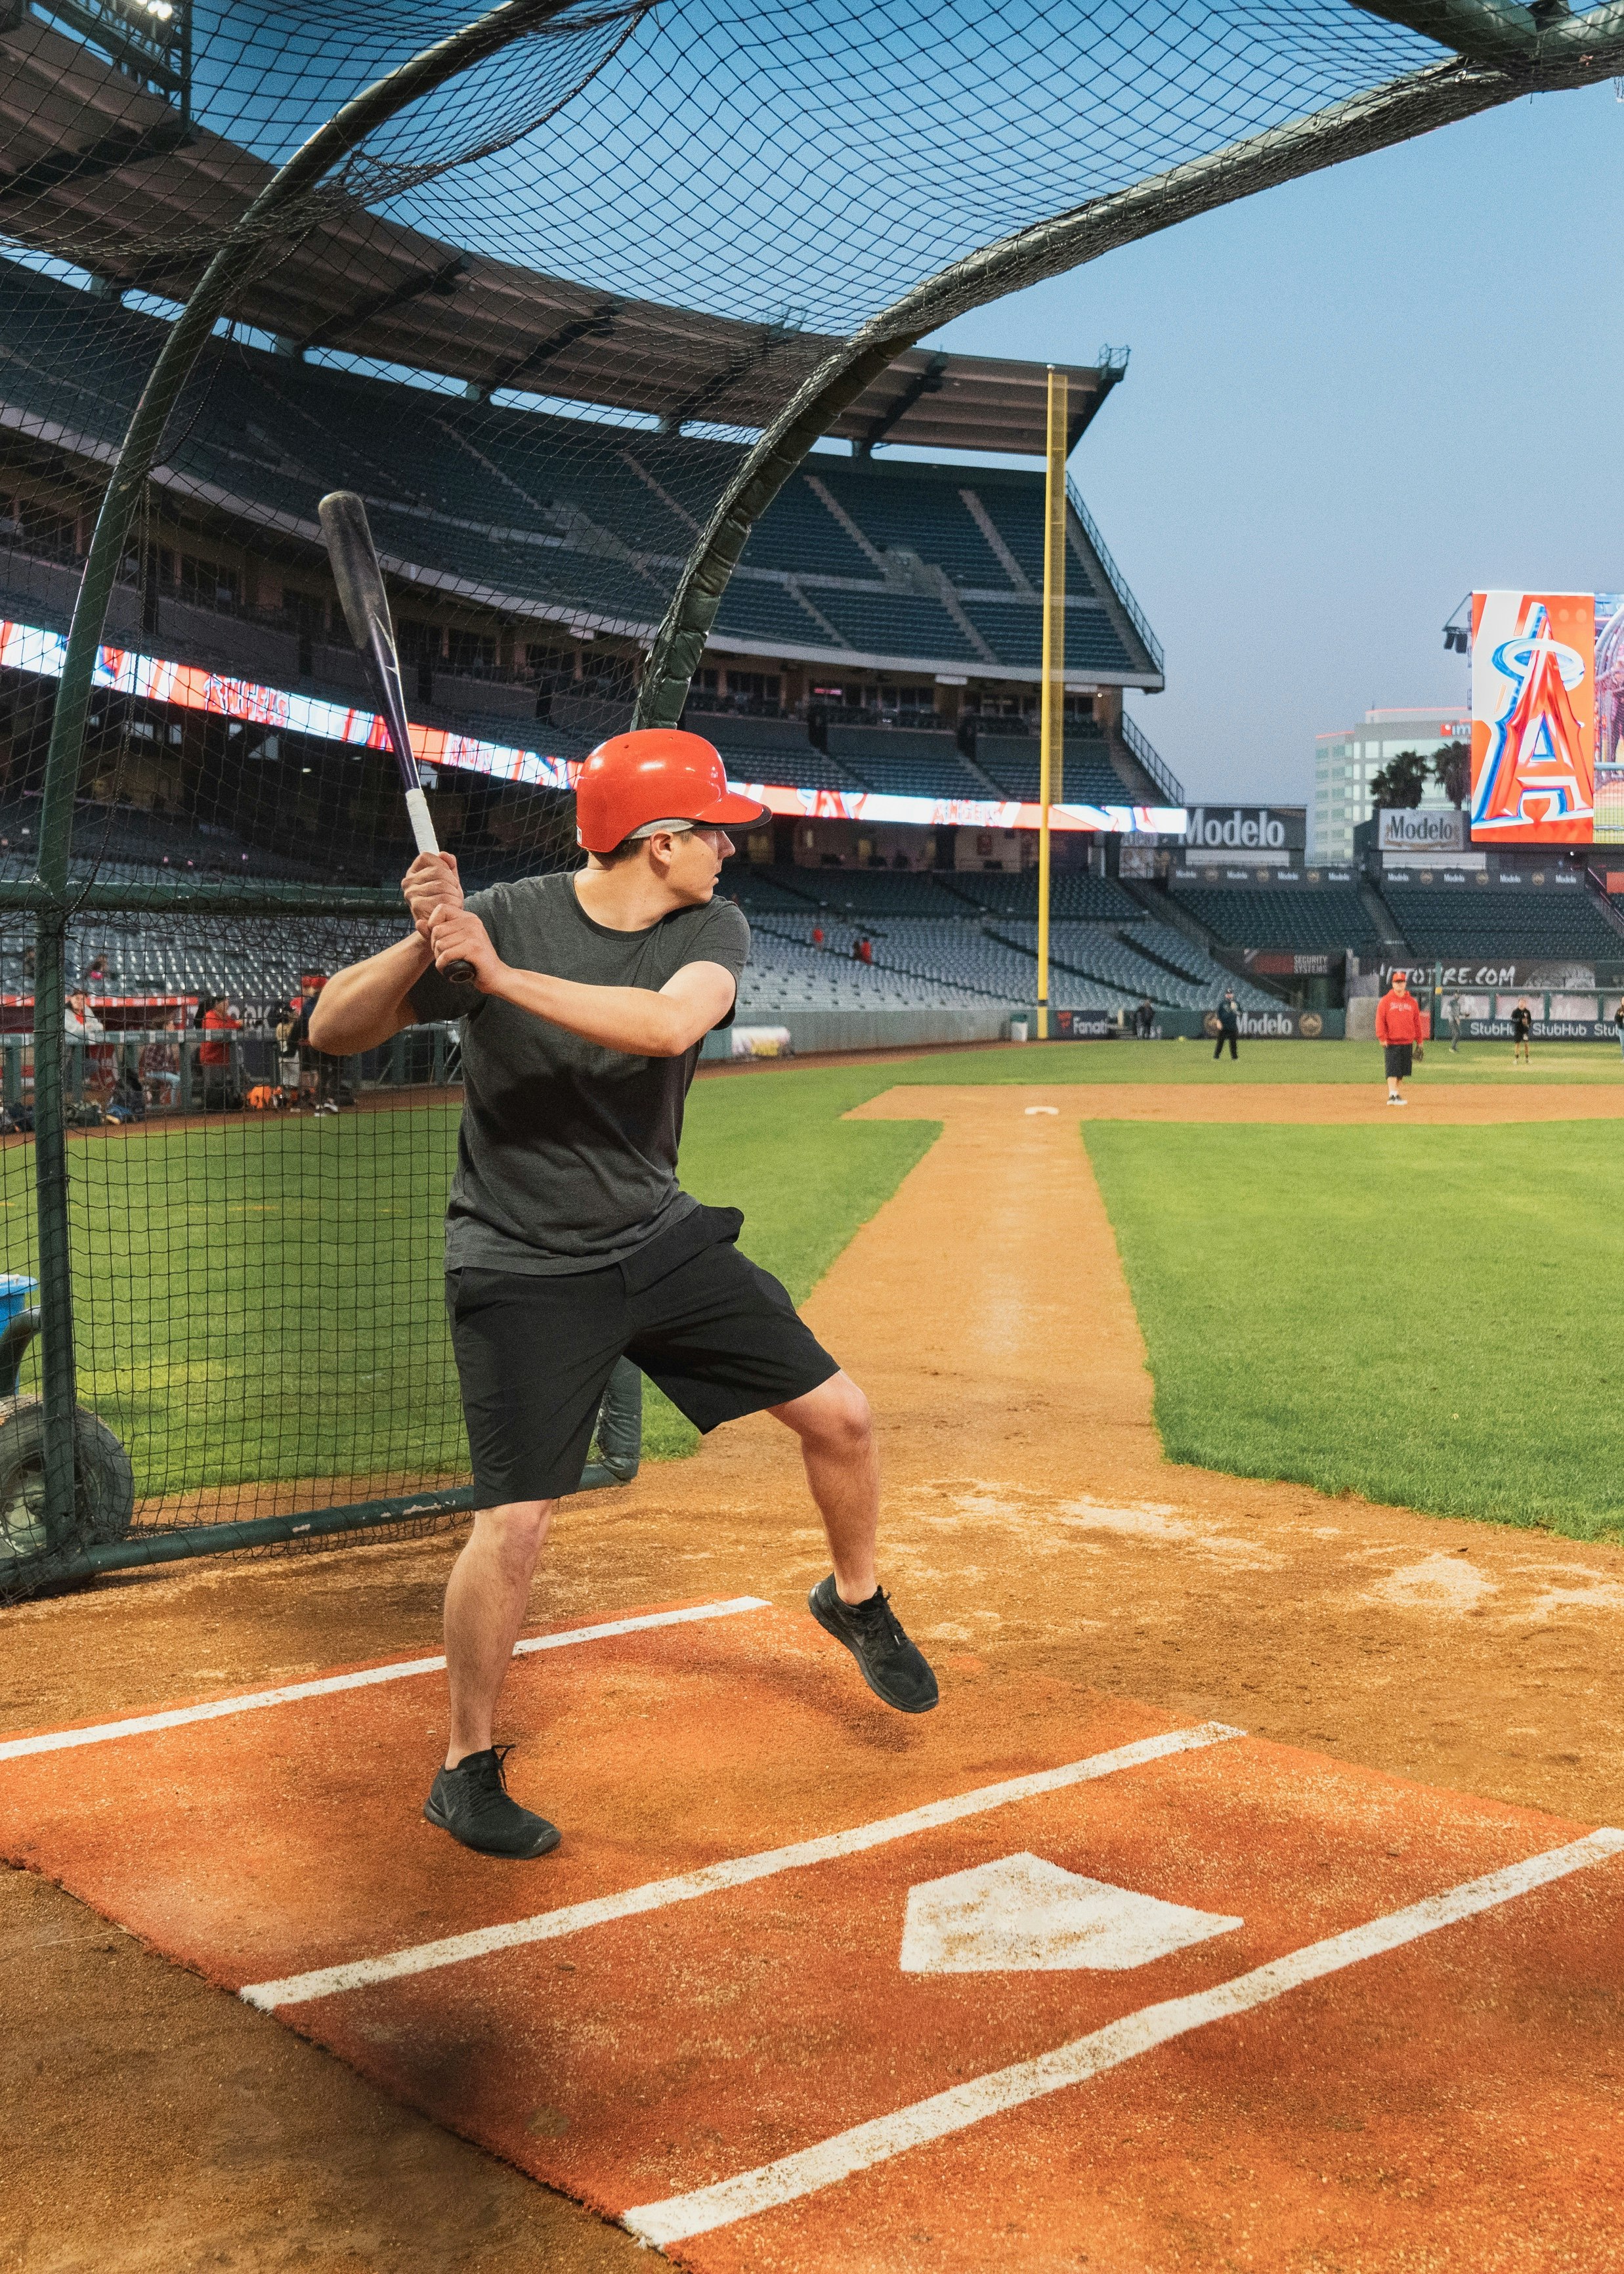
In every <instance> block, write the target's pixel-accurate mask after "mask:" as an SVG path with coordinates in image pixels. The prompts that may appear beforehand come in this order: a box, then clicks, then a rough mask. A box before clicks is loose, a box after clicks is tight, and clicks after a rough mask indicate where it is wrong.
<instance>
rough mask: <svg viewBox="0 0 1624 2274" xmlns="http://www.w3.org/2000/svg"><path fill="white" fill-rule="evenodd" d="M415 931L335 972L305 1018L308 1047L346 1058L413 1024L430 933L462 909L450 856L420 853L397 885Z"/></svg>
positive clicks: (428, 962)
mask: <svg viewBox="0 0 1624 2274" xmlns="http://www.w3.org/2000/svg"><path fill="white" fill-rule="evenodd" d="M401 890H402V893H403V894H404V896H405V900H406V906H407V907H408V908H409V909H410V913H411V917H412V921H413V922H414V923H415V924H416V926H417V930H415V931H414V932H412V934H411V935H410V937H409V938H406V939H402V940H397V941H396V942H395V945H394V946H393V947H386V948H385V949H384V951H383V953H382V954H381V955H369V956H368V957H367V959H366V961H365V963H352V964H351V965H350V968H349V969H348V970H347V971H340V972H336V973H335V975H334V976H333V977H332V978H331V979H329V980H328V982H327V985H326V986H325V987H324V988H323V989H322V990H321V992H320V995H319V996H318V997H317V998H316V1000H315V1004H314V1005H313V1006H312V1009H311V1011H310V1013H309V1014H308V1016H307V1017H306V1018H305V1020H304V1026H305V1033H306V1035H308V1037H309V1039H310V1042H311V1043H312V1047H313V1048H315V1049H316V1050H326V1051H327V1054H328V1055H329V1057H332V1058H351V1057H353V1056H354V1055H355V1054H356V1053H357V1051H360V1050H376V1049H377V1048H378V1046H379V1044H380V1043H387V1041H388V1040H389V1038H390V1037H391V1035H398V1034H399V1033H400V1031H401V1029H402V1027H410V1026H413V1025H415V1024H416V1022H417V1013H416V1012H415V1011H414V1010H413V1008H412V1005H411V999H410V998H411V990H412V989H413V988H414V987H415V986H416V985H417V982H418V980H419V979H421V978H422V977H423V975H424V974H425V972H426V971H428V970H430V969H431V968H432V965H433V961H434V952H433V950H432V947H431V946H430V945H429V930H430V927H431V925H432V922H433V920H434V918H435V917H436V916H437V915H440V913H441V912H442V911H443V910H446V909H449V908H460V907H462V880H461V878H460V877H458V875H457V864H456V859H455V855H452V854H449V853H419V854H418V855H417V859H416V860H415V861H414V862H412V864H411V866H410V869H408V870H407V871H406V874H405V876H404V877H403V878H402V882H401Z"/></svg>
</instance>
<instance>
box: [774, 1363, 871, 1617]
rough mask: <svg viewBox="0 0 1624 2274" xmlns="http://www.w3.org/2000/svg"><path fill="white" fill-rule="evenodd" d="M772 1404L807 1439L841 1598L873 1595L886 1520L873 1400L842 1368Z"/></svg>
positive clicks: (811, 1481)
mask: <svg viewBox="0 0 1624 2274" xmlns="http://www.w3.org/2000/svg"><path fill="white" fill-rule="evenodd" d="M770 1410H771V1413H772V1417H773V1419H774V1420H775V1421H782V1422H783V1424H784V1426H785V1427H786V1429H793V1431H794V1432H795V1434H796V1435H797V1436H798V1437H799V1438H800V1440H801V1460H802V1461H803V1462H804V1463H805V1465H806V1472H807V1483H808V1487H809V1488H810V1490H811V1494H812V1497H813V1499H814V1500H815V1501H816V1502H817V1512H818V1514H819V1515H820V1516H821V1517H823V1529H824V1531H825V1532H827V1533H828V1534H829V1553H830V1558H831V1562H833V1564H834V1567H835V1585H836V1587H837V1589H838V1592H839V1596H840V1600H841V1601H842V1602H843V1603H866V1602H867V1601H868V1598H869V1596H870V1595H872V1594H873V1593H874V1591H875V1589H876V1587H877V1586H878V1585H879V1578H878V1576H877V1574H876V1570H875V1565H874V1543H875V1537H876V1533H877V1532H878V1530H879V1523H880V1457H879V1452H878V1449H877V1448H876V1445H875V1442H874V1423H873V1421H872V1419H871V1418H870V1416H869V1412H868V1399H867V1398H866V1397H864V1396H863V1394H862V1392H861V1389H859V1388H858V1387H857V1384H856V1383H855V1382H852V1381H850V1380H848V1378H847V1377H846V1375H845V1374H831V1376H830V1377H829V1380H828V1381H827V1382H820V1383H819V1384H818V1386H817V1388H816V1389H809V1390H808V1392H807V1394H806V1396H805V1397H793V1398H792V1399H791V1400H790V1402H789V1404H787V1405H774V1406H773V1407H771V1409H770Z"/></svg>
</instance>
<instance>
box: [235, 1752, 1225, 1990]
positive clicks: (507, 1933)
mask: <svg viewBox="0 0 1624 2274" xmlns="http://www.w3.org/2000/svg"><path fill="white" fill-rule="evenodd" d="M1245 1734H1246V1733H1245V1731H1244V1729H1231V1728H1229V1727H1228V1726H1227V1725H1226V1724H1225V1723H1224V1722H1222V1721H1203V1722H1202V1723H1201V1724H1200V1726H1199V1728H1191V1729H1169V1730H1168V1731H1166V1732H1165V1733H1164V1734H1163V1735H1162V1736H1159V1737H1141V1738H1140V1739H1139V1742H1138V1743H1135V1744H1132V1745H1118V1746H1117V1747H1116V1749H1115V1750H1114V1751H1111V1752H1109V1753H1093V1754H1091V1755H1090V1756H1089V1757H1088V1758H1087V1759H1086V1760H1081V1761H1068V1762H1066V1763H1065V1765H1064V1766H1063V1767H1061V1768H1056V1769H1039V1770H1037V1771H1035V1772H1034V1773H1033V1774H1032V1775H1030V1776H1023V1777H1011V1778H1009V1779H1008V1780H1007V1781H1005V1782H1004V1783H1002V1784H984V1785H978V1786H977V1787H975V1788H974V1790H973V1791H970V1792H961V1793H955V1794H954V1795H953V1796H951V1798H950V1799H947V1800H932V1801H927V1802H926V1803H925V1804H924V1806H923V1807H922V1808H911V1809H909V1810H908V1811H907V1812H906V1814H905V1815H902V1816H883V1817H881V1818H878V1819H877V1821H876V1822H875V1823H872V1824H859V1825H856V1826H853V1829H852V1830H851V1831H849V1832H831V1833H826V1834H824V1835H823V1837H822V1838H821V1839H817V1840H801V1841H796V1842H795V1844H794V1845H793V1847H790V1848H765V1849H761V1850H760V1851H759V1852H758V1853H757V1854H756V1855H754V1856H733V1857H730V1858H729V1859H728V1860H727V1861H726V1862H725V1863H720V1864H704V1865H703V1866H702V1867H701V1869H700V1870H699V1871H684V1872H682V1873H681V1874H680V1876H679V1877H677V1878H675V1879H650V1880H647V1881H645V1882H644V1884H643V1886H640V1887H628V1888H626V1889H624V1890H623V1891H622V1892H621V1893H620V1894H618V1895H598V1896H595V1897H593V1898H592V1900H591V1901H588V1902H584V1903H567V1904H564V1905H563V1906H561V1907H560V1909H558V1910H555V1911H538V1913H537V1914H536V1915H535V1916H534V1917H532V1918H523V1919H514V1920H511V1921H510V1922H509V1923H508V1924H506V1925H503V1926H482V1927H476V1928H475V1929H473V1931H471V1932H470V1933H468V1934H450V1935H446V1936H444V1937H442V1939H440V1941H438V1942H420V1943H417V1944H414V1945H412V1946H410V1947H409V1948H407V1949H405V1950H391V1951H386V1952H385V1953H384V1954H382V1955H381V1956H380V1957H378V1958H355V1959H350V1960H348V1961H347V1962H344V1963H343V1964H342V1965H338V1966H322V1967H318V1968H317V1969H315V1970H314V1971H313V1972H312V1973H310V1974H290V1975H289V1976H287V1977H285V1978H284V1979H283V1980H282V1981H280V1982H251V1983H250V1984H248V1985H247V1987H246V1988H245V1989H243V1990H241V1991H239V1992H238V1993H237V1994H238V1996H239V1997H241V1998H244V1999H246V2000H247V2002H248V2004H249V2005H251V2006H257V2007H259V2009H260V2011H261V2012H263V2013H267V2014H268V2013H270V2012H271V2011H272V2010H273V2008H274V2007H278V2006H301V2005H305V2004H307V2003H308V2002H309V2001H310V2000H311V1999H314V1998H332V1997H336V1996H337V1994H338V1993H339V1992H341V1991H344V1990H365V1989H367V1988H369V1987H370V1986H371V1985H372V1984H375V1983H379V1982H394V1981H397V1980H398V1979H399V1978H400V1977H401V1976H402V1975H405V1974H428V1973H432V1971H433V1969H435V1968H436V1967H440V1966H459V1965H462V1963H464V1962H466V1961H467V1960H469V1959H470V1958H488V1957H490V1956H491V1955H492V1954H493V1953H495V1952H497V1951H500V1950H516V1949H518V1948H520V1947H521V1946H523V1944H525V1943H530V1942H550V1941H552V1940H553V1939H554V1938H555V1937H556V1936H559V1935H566V1934H579V1933H581V1932H582V1931H583V1929H584V1928H587V1927H593V1926H603V1925H605V1924H608V1922H609V1921H610V1920H612V1919H622V1918H635V1917H636V1916H638V1914H639V1913H640V1912H643V1911H658V1910H664V1909H665V1908H666V1906H667V1905H668V1904H670V1903H691V1902H694V1901H697V1900H698V1898H699V1897H700V1896H702V1895H714V1894H721V1893H722V1892H723V1891H724V1890H725V1889H726V1888H729V1887H743V1886H748V1885H749V1883H750V1881H751V1880H753V1879H771V1877H772V1876H773V1875H774V1873H776V1872H778V1871H801V1870H804V1869H805V1867H806V1866H807V1865H808V1864H828V1863H832V1862H834V1861H835V1860H836V1859H837V1858H838V1857H839V1856H860V1855H861V1854H862V1852H863V1850H864V1849H868V1848H882V1847H884V1846H885V1845H886V1844H887V1842H888V1841H892V1840H906V1839H908V1838H909V1837H911V1835H912V1834H914V1833H916V1832H934V1831H936V1830H937V1829H938V1827H939V1826H942V1825H944V1824H957V1823H958V1822H959V1820H960V1818H963V1817H966V1816H981V1815H984V1814H985V1813H986V1812H987V1811H988V1810H989V1809H993V1808H1005V1807H1007V1806H1008V1805H1009V1803H1011V1801H1017V1800H1033V1799H1036V1798H1038V1797H1040V1796H1041V1795H1042V1794H1044V1793H1049V1792H1063V1791H1064V1789H1065V1788H1066V1787H1067V1786H1068V1785H1073V1784H1086V1783H1087V1782H1089V1781H1091V1780H1092V1779H1093V1778H1094V1777H1103V1776H1114V1775H1115V1774H1116V1772H1117V1771H1118V1770H1119V1769H1131V1768H1137V1767H1139V1765H1140V1764H1141V1763H1142V1762H1145V1761H1156V1760H1162V1759H1165V1758H1166V1757H1167V1756H1168V1755H1169V1754H1170V1753H1184V1752H1189V1751H1192V1749H1193V1748H1194V1747H1196V1746H1199V1745H1215V1744H1220V1743H1222V1742H1223V1741H1224V1739H1226V1738H1229V1737H1242V1736H1245Z"/></svg>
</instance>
